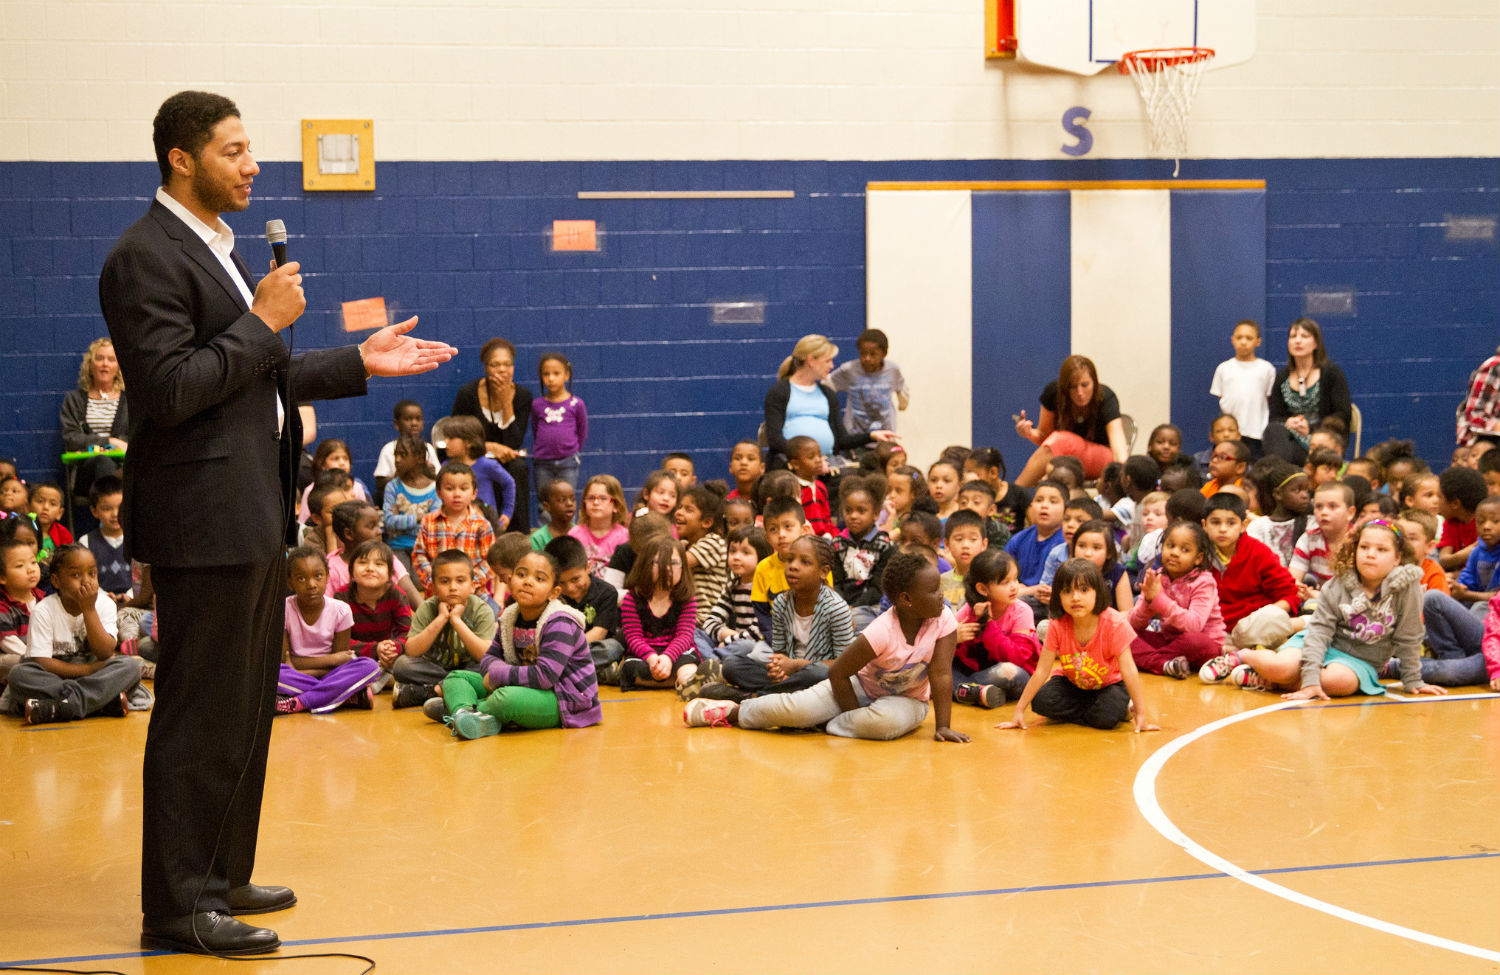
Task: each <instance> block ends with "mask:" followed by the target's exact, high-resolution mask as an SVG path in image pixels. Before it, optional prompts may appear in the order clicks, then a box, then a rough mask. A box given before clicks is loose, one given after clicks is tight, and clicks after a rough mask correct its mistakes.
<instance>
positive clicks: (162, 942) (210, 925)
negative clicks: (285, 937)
mask: <svg viewBox="0 0 1500 975" xmlns="http://www.w3.org/2000/svg"><path fill="white" fill-rule="evenodd" d="M141 947H142V948H165V949H166V950H168V951H186V952H189V953H191V954H194V955H206V954H219V955H260V954H264V953H265V952H268V951H275V950H276V949H277V948H280V947H281V939H280V938H278V937H277V936H276V932H275V931H271V930H269V929H267V928H252V927H251V926H250V925H248V924H245V923H243V922H240V921H236V920H235V919H234V918H232V917H230V916H229V915H228V914H221V913H219V912H218V911H204V912H202V913H200V914H184V915H182V916H181V917H168V918H149V917H148V918H146V919H145V920H144V921H143V922H142V923H141Z"/></svg>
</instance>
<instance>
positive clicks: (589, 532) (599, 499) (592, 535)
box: [568, 474, 630, 576]
mask: <svg viewBox="0 0 1500 975" xmlns="http://www.w3.org/2000/svg"><path fill="white" fill-rule="evenodd" d="M629 521H630V518H629V513H628V512H627V511H626V509H625V489H624V488H622V487H620V482H619V481H618V480H617V479H616V478H615V476H614V475H612V474H595V475H594V476H593V477H591V478H589V480H588V483H587V484H585V485H584V487H583V517H582V518H581V519H579V521H578V524H576V525H574V526H573V527H572V528H570V529H569V530H568V534H569V535H572V536H573V537H574V538H576V539H578V540H579V541H580V542H582V543H583V551H584V554H585V555H587V556H588V560H589V561H588V571H589V575H591V576H596V575H598V574H599V573H600V572H602V571H604V569H605V568H607V567H608V566H609V559H610V556H612V555H614V554H615V549H617V548H619V547H620V546H621V545H622V544H624V543H625V542H626V541H628V540H629V538H630V532H629V531H628V530H627V529H626V527H625V525H626V524H627V523H628V522H629Z"/></svg>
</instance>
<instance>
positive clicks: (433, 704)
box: [422, 697, 448, 722]
mask: <svg viewBox="0 0 1500 975" xmlns="http://www.w3.org/2000/svg"><path fill="white" fill-rule="evenodd" d="M422 713H423V714H424V715H426V716H427V719H428V720H429V721H438V722H441V721H442V720H443V719H444V718H445V717H447V716H448V705H447V703H446V702H445V701H444V700H443V699H442V698H440V697H429V698H428V699H427V700H425V701H423V702H422Z"/></svg>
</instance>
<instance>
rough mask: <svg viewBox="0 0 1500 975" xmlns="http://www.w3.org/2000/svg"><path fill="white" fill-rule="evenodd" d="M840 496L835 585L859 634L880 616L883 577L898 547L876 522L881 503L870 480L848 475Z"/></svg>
mask: <svg viewBox="0 0 1500 975" xmlns="http://www.w3.org/2000/svg"><path fill="white" fill-rule="evenodd" d="M839 498H840V502H839V506H840V507H841V508H842V509H843V512H844V530H843V531H841V532H839V534H838V537H837V538H835V539H834V540H833V588H834V589H836V590H837V591H838V594H839V595H840V596H842V597H843V599H844V602H846V603H848V604H849V610H850V613H851V615H852V617H853V620H854V630H855V632H856V633H857V632H859V631H860V630H862V629H864V628H865V627H866V626H868V625H869V624H870V621H871V620H873V619H874V618H875V617H876V616H879V615H880V612H879V610H878V609H877V607H878V606H879V604H880V576H881V573H883V572H884V571H885V564H886V563H887V562H889V561H890V559H891V556H892V555H894V554H895V552H896V546H895V545H894V544H893V543H892V542H891V539H890V536H889V535H887V534H886V533H885V532H883V531H881V530H880V528H879V527H878V526H877V525H876V524H875V512H876V510H877V509H878V508H879V504H878V503H877V502H876V500H875V487H874V486H872V484H871V483H870V482H869V481H866V480H865V479H864V478H861V477H858V476H856V475H853V474H846V475H845V476H844V479H843V483H842V484H840V486H839Z"/></svg>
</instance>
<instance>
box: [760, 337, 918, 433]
mask: <svg viewBox="0 0 1500 975" xmlns="http://www.w3.org/2000/svg"><path fill="white" fill-rule="evenodd" d="M838 354H839V347H838V346H836V345H834V344H833V343H832V342H831V341H829V340H828V337H827V336H826V335H804V336H802V338H800V339H798V340H797V345H796V346H795V347H794V348H793V349H792V354H791V355H789V356H787V358H786V359H785V361H783V362H782V363H781V369H780V370H779V371H778V372H777V374H776V375H777V381H776V384H775V385H774V386H772V387H771V391H770V392H768V393H766V401H765V416H766V443H767V445H768V446H769V447H770V448H771V459H772V460H778V459H779V460H781V461H783V462H784V461H785V458H786V442H787V441H788V440H790V439H791V438H792V437H811V438H813V439H814V440H816V441H817V442H818V447H819V449H821V450H822V451H823V456H824V457H828V456H831V455H833V454H836V453H840V452H842V451H845V450H851V449H853V448H855V447H863V446H865V445H866V444H868V443H870V442H871V441H881V442H890V441H894V440H896V439H897V438H896V434H895V433H894V432H893V431H891V430H871V431H870V432H869V433H849V432H847V431H846V430H845V429H844V421H843V419H842V417H841V416H840V410H839V401H838V394H837V393H835V392H834V391H833V390H832V389H830V388H828V387H827V386H825V385H823V381H824V380H825V379H827V378H828V374H829V373H830V372H832V371H833V360H834V358H835V357H836V356H837V355H838Z"/></svg>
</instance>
